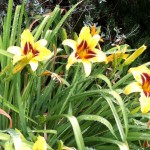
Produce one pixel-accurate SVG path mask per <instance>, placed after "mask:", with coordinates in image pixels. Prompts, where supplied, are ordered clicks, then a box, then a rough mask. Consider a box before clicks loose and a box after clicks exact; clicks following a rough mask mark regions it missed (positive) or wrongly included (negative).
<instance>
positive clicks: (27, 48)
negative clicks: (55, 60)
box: [8, 29, 51, 72]
mask: <svg viewBox="0 0 150 150" xmlns="http://www.w3.org/2000/svg"><path fill="white" fill-rule="evenodd" d="M46 44H47V41H46V40H45V39H41V40H39V41H37V42H34V37H33V36H32V34H31V33H30V31H29V29H26V30H24V31H23V33H22V34H21V47H18V46H10V47H9V48H8V52H10V53H12V54H14V57H13V64H16V63H17V62H19V64H18V65H17V66H16V67H15V68H14V72H17V71H19V70H21V69H23V68H24V66H25V65H27V64H30V66H31V69H32V70H33V71H35V70H36V69H37V67H38V61H44V60H46V59H49V58H50V57H51V51H50V50H48V49H47V48H46V47H45V45H46ZM15 70H17V71H15Z"/></svg>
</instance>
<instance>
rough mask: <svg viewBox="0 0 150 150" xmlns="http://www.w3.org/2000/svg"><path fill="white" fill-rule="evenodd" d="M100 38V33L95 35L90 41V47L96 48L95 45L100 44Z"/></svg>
mask: <svg viewBox="0 0 150 150" xmlns="http://www.w3.org/2000/svg"><path fill="white" fill-rule="evenodd" d="M99 39H100V36H99V35H94V36H93V37H92V38H91V40H90V43H89V48H90V49H93V48H95V46H96V45H97V44H98V42H99Z"/></svg>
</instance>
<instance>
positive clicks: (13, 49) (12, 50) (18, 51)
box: [7, 46, 22, 56]
mask: <svg viewBox="0 0 150 150" xmlns="http://www.w3.org/2000/svg"><path fill="white" fill-rule="evenodd" d="M7 51H8V52H9V53H12V54H14V55H18V56H21V55H22V50H21V48H20V47H18V46H10V47H9V48H8V49H7Z"/></svg>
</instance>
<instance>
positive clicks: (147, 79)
mask: <svg viewBox="0 0 150 150" xmlns="http://www.w3.org/2000/svg"><path fill="white" fill-rule="evenodd" d="M129 71H130V72H131V73H132V74H133V76H134V78H135V80H136V82H133V83H131V84H129V85H128V86H126V88H125V93H126V94H130V93H133V92H140V99H139V101H140V105H141V111H142V113H147V112H148V111H149V110H150V70H149V69H148V68H147V67H145V66H139V67H135V68H131V69H130V70H129Z"/></svg>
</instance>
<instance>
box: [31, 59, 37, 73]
mask: <svg viewBox="0 0 150 150" xmlns="http://www.w3.org/2000/svg"><path fill="white" fill-rule="evenodd" d="M29 64H30V66H31V69H32V70H33V71H35V70H36V69H37V67H38V61H37V60H35V59H31V60H30V62H29Z"/></svg>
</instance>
